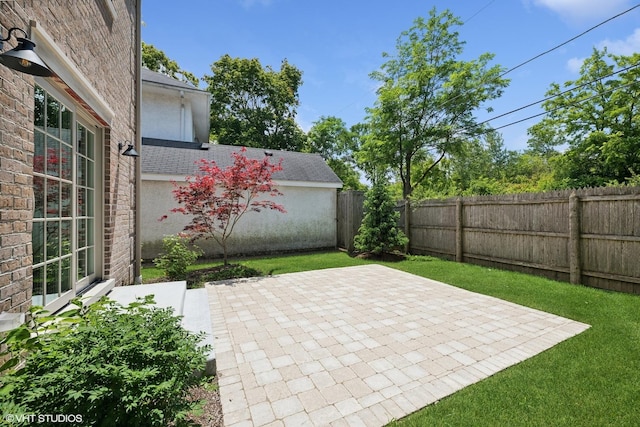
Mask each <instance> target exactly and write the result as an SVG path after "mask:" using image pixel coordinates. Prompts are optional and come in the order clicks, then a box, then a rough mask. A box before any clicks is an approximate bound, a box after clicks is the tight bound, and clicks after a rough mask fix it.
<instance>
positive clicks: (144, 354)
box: [0, 297, 208, 426]
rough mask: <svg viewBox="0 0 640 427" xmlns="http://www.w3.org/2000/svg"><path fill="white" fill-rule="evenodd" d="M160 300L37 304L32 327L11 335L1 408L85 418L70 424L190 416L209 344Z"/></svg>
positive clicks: (159, 421)
mask: <svg viewBox="0 0 640 427" xmlns="http://www.w3.org/2000/svg"><path fill="white" fill-rule="evenodd" d="M152 303H153V299H152V297H147V298H145V299H144V300H138V301H137V302H135V303H131V304H129V305H128V306H122V305H119V304H117V303H114V302H112V301H109V300H107V299H103V300H102V301H100V302H98V303H96V304H93V305H91V306H88V307H80V308H78V309H75V310H71V311H69V312H67V313H63V314H61V315H57V316H46V312H43V311H41V310H38V309H35V310H34V313H33V314H34V322H33V323H32V325H31V326H30V327H28V326H24V325H23V326H21V327H20V328H18V329H15V330H13V331H11V332H10V333H9V334H8V335H7V336H6V337H5V339H4V340H3V343H4V344H6V345H7V348H8V349H9V355H10V356H12V358H11V359H9V362H8V365H9V366H10V367H11V371H9V372H8V373H7V374H5V375H4V376H3V377H0V382H1V383H2V388H0V410H2V412H3V413H5V414H6V413H13V414H15V413H26V414H77V415H79V416H80V417H79V418H81V419H77V421H80V422H78V423H73V422H72V423H69V424H65V425H96V426H165V425H167V424H168V423H170V422H180V421H181V420H184V418H185V416H186V414H187V413H188V412H189V411H190V410H191V409H192V408H193V407H194V406H196V404H197V402H196V403H193V402H189V401H188V399H187V398H188V389H189V388H190V387H191V386H193V385H195V384H197V383H198V381H199V380H198V378H197V376H196V375H195V372H199V371H201V370H202V369H203V367H204V365H205V354H206V351H207V350H208V349H207V348H206V347H198V342H199V341H200V339H201V338H202V337H201V336H199V335H196V334H192V333H190V332H188V331H186V330H185V329H183V328H182V326H181V324H180V318H179V317H176V316H174V315H173V314H172V310H171V309H169V308H165V309H161V308H158V307H155V306H153V305H151V304H152ZM76 304H79V302H77V301H76ZM11 365H13V366H11ZM5 367H6V366H5ZM15 368H18V369H15ZM19 409H22V410H23V412H15V411H18V410H19ZM76 418H78V417H76Z"/></svg>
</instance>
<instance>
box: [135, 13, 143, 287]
mask: <svg viewBox="0 0 640 427" xmlns="http://www.w3.org/2000/svg"><path fill="white" fill-rule="evenodd" d="M135 49H136V72H135V75H136V114H135V121H136V123H135V132H136V135H135V145H136V147H137V150H138V153H142V136H141V135H142V126H141V123H140V117H141V113H140V108H141V107H142V76H141V71H140V70H141V68H142V0H136V47H135ZM134 163H135V211H134V220H135V222H136V223H135V236H134V237H133V241H134V245H135V247H134V253H135V259H134V266H133V275H134V278H135V283H136V284H141V283H142V241H141V235H142V222H141V218H142V215H141V213H140V205H141V200H142V198H141V197H140V190H141V188H142V166H141V159H140V158H138V159H137V161H136V162H134Z"/></svg>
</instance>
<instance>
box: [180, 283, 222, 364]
mask: <svg viewBox="0 0 640 427" xmlns="http://www.w3.org/2000/svg"><path fill="white" fill-rule="evenodd" d="M182 315H183V318H182V326H183V327H184V328H185V329H186V330H188V331H192V332H204V337H203V338H202V340H201V341H200V344H201V345H209V346H210V347H209V353H208V354H207V365H206V367H205V371H204V372H205V375H215V373H216V352H215V348H214V347H213V328H212V325H211V311H209V297H208V295H207V290H206V289H205V288H200V289H187V291H186V292H185V298H184V308H183V314H182Z"/></svg>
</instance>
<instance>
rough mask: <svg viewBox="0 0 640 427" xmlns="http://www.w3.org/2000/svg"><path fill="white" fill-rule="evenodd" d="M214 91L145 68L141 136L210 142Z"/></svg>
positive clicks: (143, 70)
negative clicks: (210, 120) (210, 114)
mask: <svg viewBox="0 0 640 427" xmlns="http://www.w3.org/2000/svg"><path fill="white" fill-rule="evenodd" d="M210 101H211V94H210V93H209V92H207V91H204V90H200V89H196V88H194V87H193V86H191V85H189V84H188V83H184V82H181V81H178V80H176V79H173V78H171V77H168V76H165V75H164V74H160V73H156V72H153V71H149V70H147V69H146V68H143V69H142V109H141V112H142V123H141V126H142V136H143V137H145V138H159V139H168V140H172V141H186V142H209V105H210Z"/></svg>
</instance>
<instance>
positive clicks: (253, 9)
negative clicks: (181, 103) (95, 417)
mask: <svg viewBox="0 0 640 427" xmlns="http://www.w3.org/2000/svg"><path fill="white" fill-rule="evenodd" d="M635 4H636V2H635V1H632V0H457V1H455V2H453V1H444V0H439V1H430V2H426V1H419V0H394V1H391V0H385V1H383V0H322V1H320V0H183V1H182V2H176V1H175V0H172V1H169V0H146V1H143V6H142V19H143V21H144V26H143V30H142V39H143V41H144V42H145V43H150V44H153V45H154V46H155V47H157V48H158V49H161V50H163V51H164V52H165V53H166V54H167V55H168V56H169V57H170V58H171V59H174V60H176V61H177V62H178V64H179V65H180V66H181V67H182V68H183V69H185V70H187V71H190V72H192V73H194V74H195V75H196V76H198V77H202V76H203V75H205V74H210V73H211V69H210V65H211V64H212V63H213V62H215V61H216V60H218V59H219V58H220V57H221V56H222V55H224V54H229V55H231V56H233V57H241V58H258V59H259V60H260V61H261V63H262V64H263V66H266V65H271V66H272V67H273V68H274V69H279V66H280V63H281V61H282V60H283V59H285V58H286V59H287V60H288V61H289V63H291V64H293V65H295V66H296V67H298V68H299V69H301V70H302V72H303V84H302V86H301V87H300V91H299V95H300V106H299V107H298V123H299V125H300V126H301V127H302V128H303V129H304V130H305V131H306V130H308V129H309V128H310V127H311V125H312V124H313V122H315V121H317V120H318V119H319V118H320V117H321V116H337V117H340V118H342V119H343V120H344V121H345V122H346V123H347V125H348V126H351V125H353V124H355V123H358V122H361V121H363V120H364V118H365V116H366V112H365V108H367V107H372V106H373V105H374V103H375V99H376V95H375V88H376V86H375V82H374V81H373V80H371V79H370V78H369V74H370V73H371V72H372V71H375V70H377V69H378V68H379V67H380V65H381V64H382V63H383V62H384V58H383V57H382V53H383V52H388V53H391V54H393V53H394V51H395V43H396V40H397V38H398V36H399V35H400V33H401V32H402V31H404V30H407V29H409V28H410V27H411V26H412V24H413V21H414V19H415V18H417V17H418V16H423V17H427V16H428V13H429V10H430V9H431V8H433V7H435V8H436V10H437V11H438V12H441V11H444V10H445V9H449V10H451V11H452V12H453V14H454V15H456V16H458V17H459V18H460V19H461V20H462V21H464V22H465V23H464V25H462V26H461V27H458V28H457V31H458V32H459V34H460V40H462V41H465V42H466V45H465V51H464V54H463V59H475V58H477V57H478V56H479V55H480V54H482V53H484V52H490V53H493V54H495V58H494V63H495V64H498V65H501V66H503V67H506V68H512V67H514V66H516V65H518V64H520V63H522V62H524V61H526V60H528V59H530V58H532V57H534V56H536V55H538V54H540V53H542V52H544V51H546V50H548V49H551V48H553V47H554V46H556V45H558V44H560V43H562V42H565V41H566V40H568V39H570V38H572V37H574V36H576V35H578V34H580V33H582V32H583V31H585V30H587V29H589V28H590V27H592V26H594V25H596V24H598V23H600V22H602V21H604V20H606V19H608V18H611V17H612V16H614V15H616V14H618V13H620V12H623V11H624V10H627V9H629V8H631V7H633V6H635ZM603 46H607V47H608V49H609V51H610V52H613V53H619V54H625V55H630V54H631V53H633V52H640V8H638V9H635V10H633V11H632V12H629V13H627V14H625V15H623V16H621V17H619V18H617V19H615V20H613V21H611V22H609V23H607V24H604V25H602V26H600V27H598V28H596V29H595V30H593V31H591V32H589V33H588V34H586V35H585V36H582V37H580V38H579V39H577V40H575V41H573V42H571V43H569V44H568V45H566V46H563V47H562V48H560V49H558V50H555V51H554V52H552V53H550V54H548V55H545V56H543V57H541V58H539V59H537V60H535V61H534V62H532V63H530V64H527V65H525V66H523V67H521V68H518V69H517V70H515V71H514V72H512V73H509V74H508V75H507V76H506V77H509V78H510V79H511V84H510V85H509V87H508V88H507V89H506V90H505V93H504V95H503V96H502V97H501V98H500V99H498V100H495V101H492V102H491V104H490V106H491V107H492V108H493V110H494V111H493V112H492V113H489V114H486V113H479V115H478V118H479V120H484V119H487V118H490V117H494V116H496V115H499V114H502V113H505V112H508V111H511V110H513V109H516V108H518V107H521V106H523V105H526V104H529V103H531V102H535V101H537V100H540V99H542V98H544V94H545V92H546V90H547V89H548V88H549V85H550V84H551V83H553V82H556V83H560V84H562V83H564V82H565V81H567V80H575V79H576V78H577V77H578V73H577V69H578V68H579V65H580V63H581V60H582V59H583V58H585V57H588V56H590V55H591V53H592V49H593V48H594V47H597V48H602V47H603ZM201 88H204V83H202V84H201ZM487 106H489V104H488V105H487ZM541 111H542V110H540V109H539V108H538V107H532V108H528V109H526V110H523V111H521V112H519V113H516V114H511V115H509V116H507V117H504V118H502V119H499V120H495V121H492V122H491V124H492V125H493V126H494V127H498V126H502V125H505V124H508V123H511V122H514V121H516V120H519V119H522V118H525V117H528V116H531V115H534V114H537V113H539V112H541ZM539 120H540V118H537V119H532V120H528V121H526V122H524V123H522V124H519V125H514V126H509V127H506V128H504V129H501V130H500V132H501V133H502V135H503V137H504V141H505V145H506V147H507V148H509V149H514V150H522V149H525V148H526V141H527V136H526V130H527V128H528V127H530V126H531V125H533V124H535V123H536V122H537V121H539Z"/></svg>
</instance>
